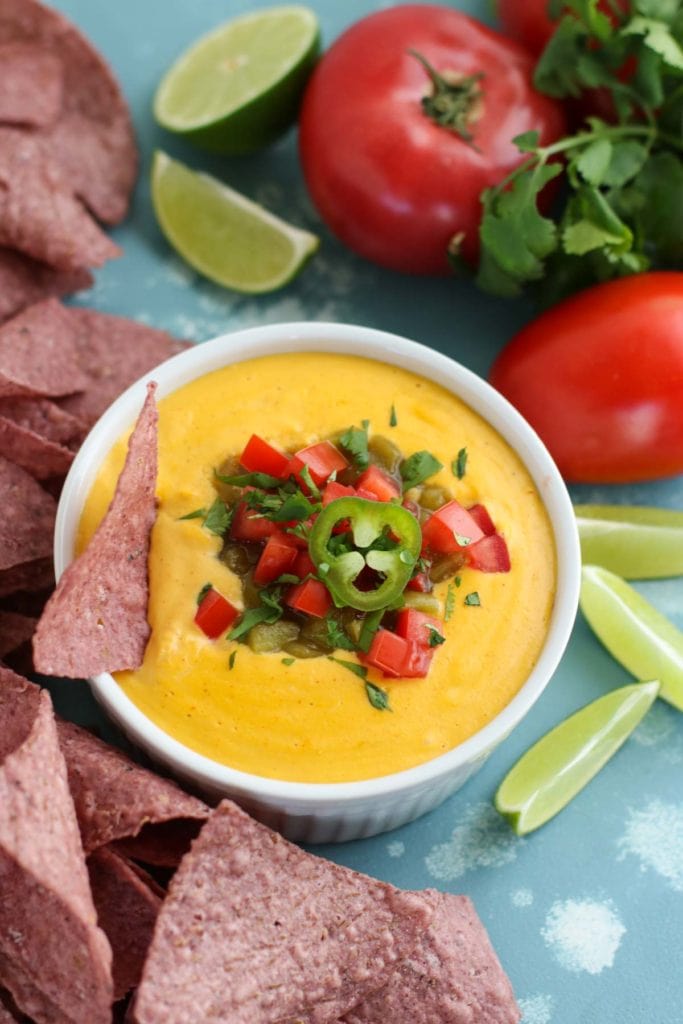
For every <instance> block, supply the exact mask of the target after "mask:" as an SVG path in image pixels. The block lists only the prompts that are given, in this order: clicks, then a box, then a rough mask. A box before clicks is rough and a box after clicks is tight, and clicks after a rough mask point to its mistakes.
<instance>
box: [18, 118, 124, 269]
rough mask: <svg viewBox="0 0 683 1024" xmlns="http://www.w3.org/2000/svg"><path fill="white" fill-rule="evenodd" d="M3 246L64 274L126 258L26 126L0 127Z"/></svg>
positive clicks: (52, 158)
mask: <svg viewBox="0 0 683 1024" xmlns="http://www.w3.org/2000/svg"><path fill="white" fill-rule="evenodd" d="M0 245H3V246H7V247H8V248H10V249H19V250H20V252H23V253H26V255H27V256H31V257H32V258H33V259H34V260H41V261H42V262H43V263H49V264H50V265H51V266H53V267H58V268H59V269H60V270H78V269H81V268H83V267H99V266H101V265H102V264H103V263H106V261H107V260H110V259H113V258H114V257H116V256H120V255H121V250H120V249H119V248H118V246H116V245H115V244H114V243H113V242H112V240H111V239H110V238H108V237H107V236H106V235H105V234H104V232H103V231H102V230H101V228H100V227H99V226H98V225H97V224H96V222H95V221H94V220H93V219H92V217H91V216H90V214H89V213H88V212H87V210H86V209H85V207H83V206H82V205H81V203H80V202H79V200H78V199H76V197H75V196H74V193H73V188H72V185H71V184H70V183H69V180H68V178H67V177H66V174H65V173H63V172H62V171H61V170H60V167H59V164H58V163H57V162H56V161H55V159H54V157H53V156H52V154H51V152H50V148H49V146H48V145H47V144H46V143H45V142H44V141H43V139H42V137H41V136H40V135H33V134H29V133H28V132H25V131H23V130H22V129H21V128H0Z"/></svg>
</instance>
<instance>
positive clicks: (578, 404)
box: [490, 272, 683, 483]
mask: <svg viewBox="0 0 683 1024" xmlns="http://www.w3.org/2000/svg"><path fill="white" fill-rule="evenodd" d="M490 379H491V382H492V384H493V385H494V387H496V388H498V390H499V391H502V393H503V394H504V395H505V396H506V397H507V398H509V400H510V401H511V402H512V404H513V405H515V406H516V407H517V408H518V409H519V411H520V412H521V413H522V414H523V415H524V416H525V417H526V418H527V420H528V421H529V422H530V423H531V425H532V427H534V428H535V429H536V431H537V432H538V433H539V434H540V436H541V438H542V440H543V441H545V443H546V445H547V447H548V449H549V450H550V453H551V454H552V455H553V456H554V458H555V461H556V462H557V465H558V467H559V469H560V471H561V473H562V474H563V476H564V477H565V478H566V479H567V480H571V481H574V482H577V483H630V482H634V481H638V480H651V479H654V478H656V477H663V476H670V475H672V474H674V473H681V472H683V273H674V272H671V273H651V274H639V275H636V276H634V277H625V278H622V279H620V280H618V281H610V282H609V283H607V284H601V285H597V286H596V287H595V288H589V289H587V290H586V291H584V292H580V293H579V294H578V295H575V296H573V297H572V298H570V299H567V300H566V301H564V302H561V303H560V304H559V305H557V306H554V307H553V308H552V309H550V310H548V311H547V312H546V313H543V314H542V315H541V316H540V317H538V319H537V320H534V321H533V323H530V324H529V325H528V326H526V327H524V328H522V330H521V331H520V332H519V333H518V334H517V335H516V336H515V337H514V338H513V339H512V341H511V342H510V343H509V344H508V345H507V346H506V347H505V348H504V349H503V351H502V352H501V354H500V355H499V357H498V359H497V360H496V362H495V363H494V365H493V368H492V370H491V377H490Z"/></svg>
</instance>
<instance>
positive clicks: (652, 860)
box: [618, 800, 683, 892]
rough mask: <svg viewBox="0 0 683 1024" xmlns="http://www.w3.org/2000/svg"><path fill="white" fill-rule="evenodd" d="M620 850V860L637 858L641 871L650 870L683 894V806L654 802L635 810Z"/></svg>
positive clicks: (621, 839)
mask: <svg viewBox="0 0 683 1024" xmlns="http://www.w3.org/2000/svg"><path fill="white" fill-rule="evenodd" d="M618 846H619V850H620V856H619V859H620V860H624V858H625V857H627V856H628V855H631V856H634V857H637V858H638V860H639V861H640V868H641V871H645V870H646V869H647V868H650V869H651V870H652V871H655V872H656V873H657V874H658V875H659V876H660V877H661V878H663V879H665V881H667V882H668V883H669V885H670V886H671V888H672V889H673V890H674V891H675V892H683V803H681V804H669V803H664V802H663V801H662V800H653V801H651V802H650V803H649V804H646V805H645V807H643V808H641V809H640V810H637V811H636V810H633V809H632V810H631V811H629V817H628V820H627V822H626V829H625V831H624V834H623V835H622V836H621V838H620V839H619V840H618Z"/></svg>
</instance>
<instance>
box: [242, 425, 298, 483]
mask: <svg viewBox="0 0 683 1024" xmlns="http://www.w3.org/2000/svg"><path fill="white" fill-rule="evenodd" d="M240 465H242V466H244V468H245V469H247V470H249V472H250V473H268V474H269V475H270V476H278V477H281V476H283V475H284V474H285V473H286V471H287V467H288V466H289V455H284V454H283V453H282V452H279V451H278V450H277V448H273V446H272V444H268V442H267V441H264V440H263V438H262V437H259V436H258V434H252V435H251V437H250V438H249V440H248V441H247V444H246V447H245V449H244V451H243V452H242V454H241V455H240Z"/></svg>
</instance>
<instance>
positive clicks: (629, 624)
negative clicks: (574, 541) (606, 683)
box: [581, 565, 683, 711]
mask: <svg viewBox="0 0 683 1024" xmlns="http://www.w3.org/2000/svg"><path fill="white" fill-rule="evenodd" d="M581 611H582V612H583V614H584V615H585V617H586V619H587V620H588V624H589V626H590V627H591V629H592V630H593V632H594V633H595V634H596V636H597V637H598V639H599V640H601V641H602V643H603V644H604V645H605V647H606V648H607V650H608V651H609V652H610V654H611V655H612V657H614V658H616V660H617V661H618V662H619V663H620V664H621V665H623V666H624V668H625V669H626V670H627V671H628V672H630V673H631V675H634V676H635V677H636V679H659V681H660V683H661V690H660V694H659V696H660V697H661V698H662V699H663V700H667V701H669V703H670V704H673V706H674V707H676V708H679V710H681V711H683V633H681V631H680V630H679V629H676V627H675V626H674V624H673V622H671V621H670V620H669V619H667V617H666V616H665V615H662V613H661V612H660V611H658V610H657V609H656V608H655V607H653V605H651V604H650V602H649V601H646V600H645V598H644V597H643V596H642V595H641V594H639V593H638V591H637V590H634V589H633V587H631V586H630V585H629V584H628V583H626V582H625V581H624V580H622V579H621V578H620V577H619V576H615V575H614V573H611V572H608V571H607V569H601V568H599V567H598V566H597V565H587V566H584V568H583V570H582V582H581Z"/></svg>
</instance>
